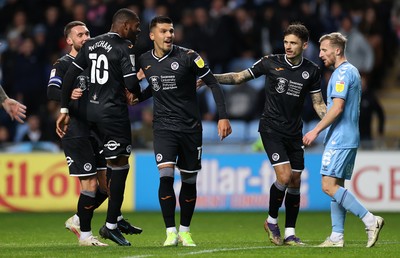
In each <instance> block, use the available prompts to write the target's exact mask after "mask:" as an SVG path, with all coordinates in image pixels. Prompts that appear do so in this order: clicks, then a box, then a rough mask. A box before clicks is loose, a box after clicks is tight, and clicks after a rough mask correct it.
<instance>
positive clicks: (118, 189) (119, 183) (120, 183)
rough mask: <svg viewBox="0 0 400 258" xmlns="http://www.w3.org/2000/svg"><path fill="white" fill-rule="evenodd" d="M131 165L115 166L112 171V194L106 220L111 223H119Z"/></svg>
mask: <svg viewBox="0 0 400 258" xmlns="http://www.w3.org/2000/svg"><path fill="white" fill-rule="evenodd" d="M128 172H129V165H128V164H127V165H125V166H123V167H114V168H112V172H111V180H110V196H109V197H108V198H109V199H108V210H107V219H106V221H107V222H108V223H111V224H116V223H117V218H118V216H119V215H120V213H121V206H122V202H123V201H124V191H125V181H126V177H127V176H128Z"/></svg>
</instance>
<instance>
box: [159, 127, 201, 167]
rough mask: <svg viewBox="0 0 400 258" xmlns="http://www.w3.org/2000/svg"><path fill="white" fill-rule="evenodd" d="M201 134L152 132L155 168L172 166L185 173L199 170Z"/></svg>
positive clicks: (166, 131)
mask: <svg viewBox="0 0 400 258" xmlns="http://www.w3.org/2000/svg"><path fill="white" fill-rule="evenodd" d="M202 142H203V139H202V133H201V132H196V133H182V132H175V131H169V130H156V131H154V154H155V159H156V162H157V166H160V165H162V164H174V165H176V167H177V168H179V170H180V171H182V172H186V173H194V172H199V170H200V169H201V154H202Z"/></svg>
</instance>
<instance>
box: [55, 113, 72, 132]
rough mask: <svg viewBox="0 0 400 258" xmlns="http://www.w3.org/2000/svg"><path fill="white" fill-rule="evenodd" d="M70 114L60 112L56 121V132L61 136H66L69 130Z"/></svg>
mask: <svg viewBox="0 0 400 258" xmlns="http://www.w3.org/2000/svg"><path fill="white" fill-rule="evenodd" d="M69 120H70V118H69V115H68V114H66V113H60V114H59V115H58V118H57V122H56V133H57V134H58V136H60V138H62V137H64V135H65V133H66V132H67V130H68V124H69Z"/></svg>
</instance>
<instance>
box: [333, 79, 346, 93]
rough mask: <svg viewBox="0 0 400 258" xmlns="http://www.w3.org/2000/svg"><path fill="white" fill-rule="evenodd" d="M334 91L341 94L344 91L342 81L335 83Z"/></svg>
mask: <svg viewBox="0 0 400 258" xmlns="http://www.w3.org/2000/svg"><path fill="white" fill-rule="evenodd" d="M335 89H336V91H337V92H342V91H343V90H344V81H336V84H335Z"/></svg>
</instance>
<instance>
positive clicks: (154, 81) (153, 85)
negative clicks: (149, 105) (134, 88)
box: [149, 76, 161, 91]
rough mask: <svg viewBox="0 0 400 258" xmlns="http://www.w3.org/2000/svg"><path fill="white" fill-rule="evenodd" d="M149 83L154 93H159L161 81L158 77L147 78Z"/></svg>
mask: <svg viewBox="0 0 400 258" xmlns="http://www.w3.org/2000/svg"><path fill="white" fill-rule="evenodd" d="M149 83H150V84H151V88H152V89H153V90H154V91H159V90H160V89H161V81H160V78H159V77H158V76H151V77H150V78H149Z"/></svg>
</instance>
